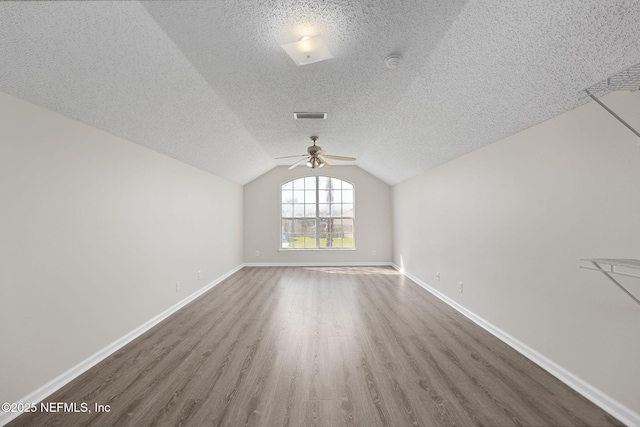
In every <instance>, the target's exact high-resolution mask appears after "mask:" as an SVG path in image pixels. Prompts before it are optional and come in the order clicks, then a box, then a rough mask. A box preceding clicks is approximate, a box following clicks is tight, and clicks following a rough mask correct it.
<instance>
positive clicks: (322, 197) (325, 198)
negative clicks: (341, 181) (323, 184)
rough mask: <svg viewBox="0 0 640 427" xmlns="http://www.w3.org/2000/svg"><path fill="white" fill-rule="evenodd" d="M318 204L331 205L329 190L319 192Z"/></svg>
mask: <svg viewBox="0 0 640 427" xmlns="http://www.w3.org/2000/svg"><path fill="white" fill-rule="evenodd" d="M318 203H329V191H327V190H319V191H318Z"/></svg>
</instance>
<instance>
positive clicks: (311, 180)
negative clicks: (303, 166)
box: [304, 176, 316, 190]
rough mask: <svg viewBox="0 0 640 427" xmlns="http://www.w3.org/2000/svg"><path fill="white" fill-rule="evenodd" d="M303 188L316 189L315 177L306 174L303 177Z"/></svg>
mask: <svg viewBox="0 0 640 427" xmlns="http://www.w3.org/2000/svg"><path fill="white" fill-rule="evenodd" d="M304 188H305V189H307V190H315V189H316V177H315V176H308V177H306V178H305V179H304Z"/></svg>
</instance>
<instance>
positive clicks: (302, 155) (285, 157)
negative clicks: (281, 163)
mask: <svg viewBox="0 0 640 427" xmlns="http://www.w3.org/2000/svg"><path fill="white" fill-rule="evenodd" d="M307 156H308V154H298V155H297V156H282V157H276V159H290V158H292V157H307Z"/></svg>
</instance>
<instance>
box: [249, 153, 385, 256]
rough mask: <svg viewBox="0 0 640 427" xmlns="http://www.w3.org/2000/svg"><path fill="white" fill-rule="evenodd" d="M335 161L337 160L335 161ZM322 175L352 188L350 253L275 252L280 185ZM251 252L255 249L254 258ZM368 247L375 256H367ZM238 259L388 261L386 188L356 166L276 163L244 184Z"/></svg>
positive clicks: (278, 238)
mask: <svg viewBox="0 0 640 427" xmlns="http://www.w3.org/2000/svg"><path fill="white" fill-rule="evenodd" d="M336 163H337V162H336ZM310 175H325V176H332V177H336V178H340V179H343V180H346V181H349V182H351V183H352V184H354V186H355V202H356V206H355V231H356V236H355V240H356V250H354V251H335V252H334V251H327V250H324V251H316V250H314V251H304V250H298V251H291V250H289V251H281V250H279V248H280V210H281V209H280V186H281V185H282V184H283V183H285V182H287V181H291V180H292V179H296V178H299V177H302V176H310ZM256 251H257V252H259V253H260V255H259V256H256V255H255V254H256ZM373 251H376V254H375V255H373ZM244 262H245V263H269V264H296V263H390V262H391V188H390V187H389V185H387V184H385V183H384V182H382V181H380V180H379V179H377V178H375V177H373V176H372V175H371V174H369V173H367V172H365V171H363V170H362V169H360V168H358V167H356V166H335V167H334V168H333V169H331V170H324V169H320V170H314V171H311V170H310V169H309V168H307V167H303V166H299V167H297V168H295V169H293V170H288V168H287V167H284V166H281V167H276V168H274V169H272V170H271V171H269V172H267V173H266V174H264V175H262V176H261V177H259V178H257V179H255V180H253V181H252V182H250V183H248V184H246V185H245V186H244Z"/></svg>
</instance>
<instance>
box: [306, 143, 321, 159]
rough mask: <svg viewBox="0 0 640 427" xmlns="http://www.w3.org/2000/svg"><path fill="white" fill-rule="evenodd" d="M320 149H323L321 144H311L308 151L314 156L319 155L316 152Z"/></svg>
mask: <svg viewBox="0 0 640 427" xmlns="http://www.w3.org/2000/svg"><path fill="white" fill-rule="evenodd" d="M319 151H322V147H320V146H319V145H311V146H309V147H308V148H307V152H308V153H309V155H310V156H312V157H315V156H317V154H316V153H318V152H319Z"/></svg>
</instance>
